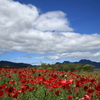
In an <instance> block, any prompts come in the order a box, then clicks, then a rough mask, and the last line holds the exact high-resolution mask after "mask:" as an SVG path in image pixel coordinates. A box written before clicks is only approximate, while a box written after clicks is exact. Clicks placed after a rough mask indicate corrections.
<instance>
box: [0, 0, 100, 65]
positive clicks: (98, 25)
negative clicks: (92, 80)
mask: <svg viewBox="0 0 100 100" xmlns="http://www.w3.org/2000/svg"><path fill="white" fill-rule="evenodd" d="M80 59H89V60H92V61H97V62H100V0H0V60H6V61H12V62H25V63H30V64H40V63H55V62H58V61H59V62H63V61H65V60H66V61H71V62H73V61H78V60H80Z"/></svg>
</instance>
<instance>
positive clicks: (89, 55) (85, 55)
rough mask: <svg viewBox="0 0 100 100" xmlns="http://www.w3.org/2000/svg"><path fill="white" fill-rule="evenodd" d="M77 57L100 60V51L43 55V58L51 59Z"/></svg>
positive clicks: (78, 58)
mask: <svg viewBox="0 0 100 100" xmlns="http://www.w3.org/2000/svg"><path fill="white" fill-rule="evenodd" d="M63 57H65V58H75V59H77V60H80V59H90V60H95V61H100V51H97V52H90V51H87V52H72V53H60V54H56V55H51V56H50V55H49V56H42V58H46V59H49V60H59V59H61V58H63Z"/></svg>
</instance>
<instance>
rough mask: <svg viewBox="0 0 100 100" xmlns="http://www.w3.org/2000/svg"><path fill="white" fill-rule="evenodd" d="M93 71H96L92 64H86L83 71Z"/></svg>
mask: <svg viewBox="0 0 100 100" xmlns="http://www.w3.org/2000/svg"><path fill="white" fill-rule="evenodd" d="M93 69H94V66H93V65H90V64H85V65H84V66H83V70H84V71H88V72H89V71H93Z"/></svg>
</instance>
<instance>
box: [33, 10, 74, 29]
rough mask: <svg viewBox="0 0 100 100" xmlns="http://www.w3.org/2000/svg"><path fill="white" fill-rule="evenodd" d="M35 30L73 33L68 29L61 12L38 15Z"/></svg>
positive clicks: (66, 20)
mask: <svg viewBox="0 0 100 100" xmlns="http://www.w3.org/2000/svg"><path fill="white" fill-rule="evenodd" d="M35 28H36V29H38V30H40V31H46V30H49V31H52V30H57V31H73V29H72V28H70V27H69V22H68V19H67V18H66V15H65V13H63V12H61V11H52V12H47V13H45V14H42V15H40V16H39V18H38V20H37V22H36V26H35Z"/></svg>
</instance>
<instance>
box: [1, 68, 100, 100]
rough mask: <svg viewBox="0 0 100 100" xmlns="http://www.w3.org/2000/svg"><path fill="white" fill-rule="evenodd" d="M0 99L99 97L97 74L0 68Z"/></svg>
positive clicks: (89, 99)
mask: <svg viewBox="0 0 100 100" xmlns="http://www.w3.org/2000/svg"><path fill="white" fill-rule="evenodd" d="M0 100H100V74H99V73H94V72H90V73H87V72H86V73H85V72H84V73H80V72H65V71H56V70H47V69H37V68H36V67H34V68H31V69H29V68H0Z"/></svg>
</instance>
